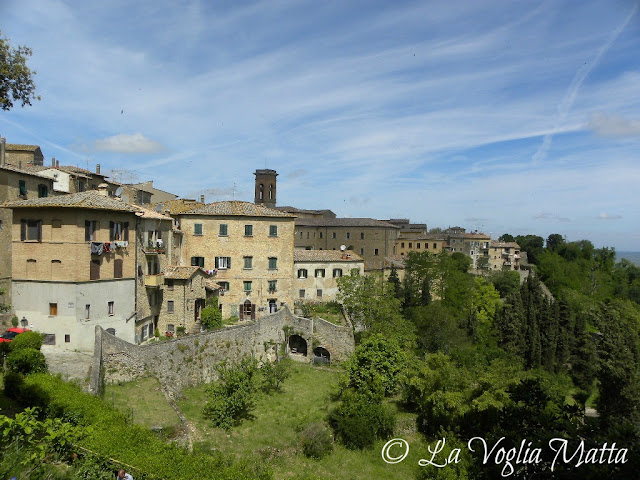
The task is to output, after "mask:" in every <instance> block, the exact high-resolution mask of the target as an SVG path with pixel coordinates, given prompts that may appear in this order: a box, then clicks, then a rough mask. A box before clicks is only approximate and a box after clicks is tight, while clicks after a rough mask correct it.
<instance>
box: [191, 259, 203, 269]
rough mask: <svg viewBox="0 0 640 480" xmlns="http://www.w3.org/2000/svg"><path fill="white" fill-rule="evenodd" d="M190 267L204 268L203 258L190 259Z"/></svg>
mask: <svg viewBox="0 0 640 480" xmlns="http://www.w3.org/2000/svg"><path fill="white" fill-rule="evenodd" d="M191 266H192V267H200V268H204V257H191Z"/></svg>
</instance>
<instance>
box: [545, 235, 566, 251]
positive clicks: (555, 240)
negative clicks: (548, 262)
mask: <svg viewBox="0 0 640 480" xmlns="http://www.w3.org/2000/svg"><path fill="white" fill-rule="evenodd" d="M564 244H565V241H564V238H562V235H560V234H559V233H552V234H551V235H549V236H548V237H547V249H548V250H551V251H552V252H556V251H558V249H559V248H560V247H561V246H562V245H564Z"/></svg>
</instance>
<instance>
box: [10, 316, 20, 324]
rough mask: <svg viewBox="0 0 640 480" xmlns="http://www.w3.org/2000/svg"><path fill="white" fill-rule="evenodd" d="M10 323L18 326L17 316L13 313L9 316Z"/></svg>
mask: <svg viewBox="0 0 640 480" xmlns="http://www.w3.org/2000/svg"><path fill="white" fill-rule="evenodd" d="M11 325H13V326H14V327H17V326H18V317H16V316H15V315H14V316H13V317H11Z"/></svg>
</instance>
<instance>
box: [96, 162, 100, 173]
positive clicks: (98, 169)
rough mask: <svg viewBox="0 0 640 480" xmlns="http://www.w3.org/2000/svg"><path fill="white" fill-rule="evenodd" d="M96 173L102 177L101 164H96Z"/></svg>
mask: <svg viewBox="0 0 640 480" xmlns="http://www.w3.org/2000/svg"><path fill="white" fill-rule="evenodd" d="M96 173H97V174H98V175H100V164H99V163H98V164H96Z"/></svg>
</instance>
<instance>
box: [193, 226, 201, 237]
mask: <svg viewBox="0 0 640 480" xmlns="http://www.w3.org/2000/svg"><path fill="white" fill-rule="evenodd" d="M193 234H194V235H202V224H201V223H194V224H193Z"/></svg>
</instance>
